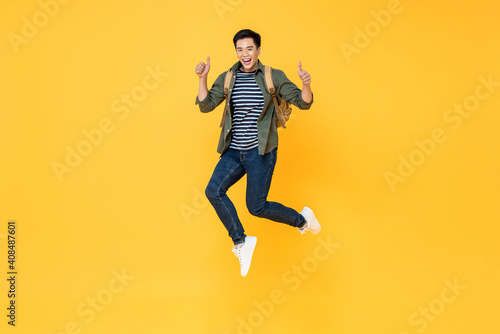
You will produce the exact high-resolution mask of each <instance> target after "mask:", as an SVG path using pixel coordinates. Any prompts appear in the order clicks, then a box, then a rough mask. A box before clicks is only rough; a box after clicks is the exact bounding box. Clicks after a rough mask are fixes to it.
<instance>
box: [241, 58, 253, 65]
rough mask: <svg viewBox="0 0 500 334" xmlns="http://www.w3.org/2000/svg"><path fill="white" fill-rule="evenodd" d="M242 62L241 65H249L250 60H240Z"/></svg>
mask: <svg viewBox="0 0 500 334" xmlns="http://www.w3.org/2000/svg"><path fill="white" fill-rule="evenodd" d="M242 60H243V64H245V65H250V60H251V59H242Z"/></svg>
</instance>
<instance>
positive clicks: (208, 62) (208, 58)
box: [207, 56, 210, 65]
mask: <svg viewBox="0 0 500 334" xmlns="http://www.w3.org/2000/svg"><path fill="white" fill-rule="evenodd" d="M207 65H210V56H209V57H207Z"/></svg>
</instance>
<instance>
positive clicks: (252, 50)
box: [236, 38, 260, 72]
mask: <svg viewBox="0 0 500 334" xmlns="http://www.w3.org/2000/svg"><path fill="white" fill-rule="evenodd" d="M236 55H237V56H238V59H239V60H240V63H241V64H242V65H243V71H245V72H252V71H255V70H256V69H257V68H258V67H259V55H260V47H259V48H258V49H257V48H256V47H255V43H254V41H253V38H242V39H240V40H238V41H237V42H236Z"/></svg>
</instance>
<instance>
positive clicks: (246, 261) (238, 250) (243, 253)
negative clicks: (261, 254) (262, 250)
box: [232, 236, 257, 277]
mask: <svg viewBox="0 0 500 334" xmlns="http://www.w3.org/2000/svg"><path fill="white" fill-rule="evenodd" d="M256 244H257V237H249V236H247V237H246V238H245V243H244V244H243V246H241V247H233V249H232V251H233V253H234V255H236V257H237V258H238V260H240V267H241V276H243V277H245V276H246V275H247V273H248V269H250V263H251V262H252V255H253V251H254V249H255V245H256Z"/></svg>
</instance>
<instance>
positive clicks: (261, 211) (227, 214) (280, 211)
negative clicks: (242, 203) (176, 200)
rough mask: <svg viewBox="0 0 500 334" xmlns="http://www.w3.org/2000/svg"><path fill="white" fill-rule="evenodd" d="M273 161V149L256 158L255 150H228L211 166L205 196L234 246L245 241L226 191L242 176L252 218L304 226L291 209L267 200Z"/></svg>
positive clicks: (239, 222)
mask: <svg viewBox="0 0 500 334" xmlns="http://www.w3.org/2000/svg"><path fill="white" fill-rule="evenodd" d="M276 158H277V148H275V149H274V150H273V151H271V152H269V153H267V154H264V155H259V151H258V148H255V149H252V150H248V151H239V150H234V149H232V148H229V149H228V150H227V151H226V152H224V154H223V155H222V156H221V158H220V160H219V162H218V163H217V166H216V167H215V170H214V172H213V174H212V177H211V179H210V181H209V182H208V186H207V188H206V190H205V194H206V195H207V198H208V200H209V201H210V203H211V204H212V206H213V207H214V209H215V211H216V212H217V215H218V216H219V219H220V220H221V221H222V223H223V224H224V226H225V227H226V229H227V231H228V233H229V236H230V237H231V239H232V240H233V243H234V244H235V245H237V244H240V243H242V242H244V241H245V231H244V229H243V225H242V224H241V221H240V219H239V218H238V214H237V212H236V208H235V207H234V205H233V203H232V202H231V200H230V199H229V197H228V196H227V195H226V192H227V190H228V189H229V188H230V187H231V186H232V185H233V184H235V183H236V182H238V181H239V180H240V179H241V178H242V177H243V176H244V175H245V174H247V190H246V202H247V208H248V211H249V212H250V213H251V214H252V215H254V216H257V217H260V218H267V219H270V220H273V221H275V222H279V223H284V224H287V225H290V226H293V227H302V226H303V225H304V224H305V218H304V217H303V216H302V215H301V214H299V213H298V212H297V211H295V210H294V209H291V208H288V207H286V206H284V205H282V204H280V203H276V202H269V201H268V200H267V194H268V193H269V188H270V186H271V179H272V177H273V172H274V166H275V165H276Z"/></svg>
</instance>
